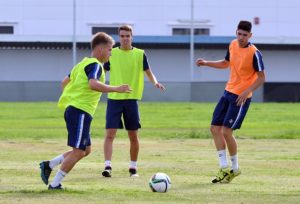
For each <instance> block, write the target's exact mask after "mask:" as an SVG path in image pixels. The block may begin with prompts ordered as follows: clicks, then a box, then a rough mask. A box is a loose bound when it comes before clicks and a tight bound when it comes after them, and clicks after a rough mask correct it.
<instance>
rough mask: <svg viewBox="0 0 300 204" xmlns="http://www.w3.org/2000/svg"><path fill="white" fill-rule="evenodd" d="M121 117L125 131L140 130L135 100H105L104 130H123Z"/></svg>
mask: <svg viewBox="0 0 300 204" xmlns="http://www.w3.org/2000/svg"><path fill="white" fill-rule="evenodd" d="M122 115H123V120H124V124H125V128H126V130H137V129H139V128H141V124H140V114H139V107H138V103H137V100H132V99H128V100H112V99H108V100H107V108H106V129H123V122H122V118H121V117H122Z"/></svg>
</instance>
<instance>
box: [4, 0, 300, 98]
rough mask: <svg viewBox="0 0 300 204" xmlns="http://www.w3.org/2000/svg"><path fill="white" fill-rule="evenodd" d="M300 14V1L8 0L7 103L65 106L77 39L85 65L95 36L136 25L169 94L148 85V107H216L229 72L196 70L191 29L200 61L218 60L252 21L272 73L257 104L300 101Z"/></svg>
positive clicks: (138, 41) (138, 37)
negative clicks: (64, 83)
mask: <svg viewBox="0 0 300 204" xmlns="http://www.w3.org/2000/svg"><path fill="white" fill-rule="evenodd" d="M192 8H193V12H191V11H192ZM74 11H75V12H74ZM298 11H300V1H297V0H285V1H284V0H265V1H260V0H253V1H251V2H241V1H238V0H227V1H224V0H223V1H222V0H152V1H147V0H126V1H124V0H110V1H99V0H52V1H39V0H0V62H1V64H0V72H1V75H0V100H2V101H36V100H37V101H40V100H57V98H58V96H59V94H60V90H59V82H60V80H61V79H62V78H63V77H64V75H66V74H68V72H69V71H70V69H71V68H72V65H73V61H72V55H73V52H72V42H73V40H74V39H75V40H76V42H77V56H76V61H79V60H80V59H81V58H82V57H83V56H86V55H89V52H90V50H89V41H90V39H91V36H92V34H93V33H94V32H97V31H105V32H108V33H109V34H116V30H117V28H118V26H120V25H122V24H130V25H132V27H133V29H134V42H135V46H137V47H139V48H143V49H145V50H146V54H147V56H148V58H149V62H150V65H151V67H152V69H153V71H154V73H155V74H156V75H157V78H158V79H159V80H160V81H161V82H163V83H164V84H166V86H167V88H168V91H167V92H166V93H165V94H161V93H159V92H157V90H154V89H153V88H152V87H151V85H150V84H146V90H145V95H144V100H159V101H161V100H166V101H174V100H177V101H216V100H217V99H218V97H219V96H220V94H221V93H222V91H223V89H224V84H225V82H226V80H227V78H228V71H220V70H217V71H216V70H213V69H209V68H201V69H199V68H196V67H192V66H191V56H190V53H191V52H190V36H189V32H190V27H191V25H193V27H194V32H195V37H194V46H195V52H194V57H193V60H192V61H194V60H195V59H196V58H197V57H198V56H202V57H204V58H207V59H211V60H214V59H222V58H224V56H225V53H226V49H227V45H228V43H229V42H230V40H231V39H233V38H234V34H235V30H236V25H237V23H238V22H239V21H240V20H249V21H251V22H252V23H253V29H252V31H253V39H252V41H253V42H254V43H255V44H256V45H257V47H258V48H259V49H260V50H261V51H262V53H263V56H264V62H265V67H266V74H267V83H266V84H265V86H264V87H263V88H262V89H260V90H258V91H257V93H256V94H255V96H254V100H255V101H300V93H299V92H300V91H299V90H300V77H299V76H300V69H299V68H298V66H299V64H300V58H299V57H298V56H300V25H299V24H300V21H299V19H300V12H298ZM74 14H75V15H74ZM74 16H75V18H74ZM74 19H75V21H76V23H75V26H74V22H75V21H74ZM192 20H193V21H192ZM191 22H193V23H191ZM74 28H76V29H75V32H74ZM74 33H75V35H74ZM114 37H116V36H114ZM116 40H117V38H116ZM175 93H176V94H175Z"/></svg>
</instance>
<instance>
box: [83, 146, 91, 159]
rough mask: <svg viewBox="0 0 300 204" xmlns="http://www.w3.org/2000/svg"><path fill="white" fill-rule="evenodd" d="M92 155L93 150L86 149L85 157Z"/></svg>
mask: <svg viewBox="0 0 300 204" xmlns="http://www.w3.org/2000/svg"><path fill="white" fill-rule="evenodd" d="M90 153H91V149H90V148H89V149H86V150H85V154H84V156H85V157H86V156H88V155H89V154H90Z"/></svg>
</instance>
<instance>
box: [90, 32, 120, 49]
mask: <svg viewBox="0 0 300 204" xmlns="http://www.w3.org/2000/svg"><path fill="white" fill-rule="evenodd" d="M101 44H105V45H107V44H112V45H114V44H115V41H114V39H113V38H112V37H111V36H110V35H108V34H106V33H104V32H98V33H96V34H95V35H94V36H93V39H92V41H91V48H92V49H94V48H95V47H96V46H97V45H101Z"/></svg>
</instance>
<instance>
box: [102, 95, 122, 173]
mask: <svg viewBox="0 0 300 204" xmlns="http://www.w3.org/2000/svg"><path fill="white" fill-rule="evenodd" d="M122 112H123V105H122V101H121V100H111V99H109V100H108V101H107V108H106V131H105V139H104V144H103V151H104V161H105V164H104V170H103V171H102V176H104V177H111V173H112V167H111V159H112V153H113V141H114V139H115V137H116V133H117V129H122V128H123V123H122V120H121V116H122Z"/></svg>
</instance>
